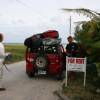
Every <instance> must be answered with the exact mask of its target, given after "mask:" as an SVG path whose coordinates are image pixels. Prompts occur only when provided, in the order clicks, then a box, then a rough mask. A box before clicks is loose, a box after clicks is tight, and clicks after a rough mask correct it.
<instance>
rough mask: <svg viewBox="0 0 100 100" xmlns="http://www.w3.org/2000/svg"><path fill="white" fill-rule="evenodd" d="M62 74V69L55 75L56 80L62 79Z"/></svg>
mask: <svg viewBox="0 0 100 100" xmlns="http://www.w3.org/2000/svg"><path fill="white" fill-rule="evenodd" d="M63 78H64V76H63V70H62V71H61V72H60V73H59V74H58V75H57V76H56V79H57V80H63Z"/></svg>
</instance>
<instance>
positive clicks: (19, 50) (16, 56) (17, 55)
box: [5, 44, 25, 63]
mask: <svg viewBox="0 0 100 100" xmlns="http://www.w3.org/2000/svg"><path fill="white" fill-rule="evenodd" d="M5 52H10V53H11V54H12V61H11V62H10V63H14V62H18V61H22V60H25V46H24V45H23V44H5ZM6 63H9V62H6Z"/></svg>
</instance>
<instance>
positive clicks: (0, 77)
mask: <svg viewBox="0 0 100 100" xmlns="http://www.w3.org/2000/svg"><path fill="white" fill-rule="evenodd" d="M2 79H3V66H0V91H4V90H5V88H4V87H3V86H2Z"/></svg>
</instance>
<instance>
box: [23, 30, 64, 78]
mask: <svg viewBox="0 0 100 100" xmlns="http://www.w3.org/2000/svg"><path fill="white" fill-rule="evenodd" d="M58 35H59V34H58V32H57V31H55V30H50V31H46V32H44V33H41V34H36V35H33V36H31V37H29V38H27V39H26V40H25V42H24V44H25V45H26V46H27V49H26V57H25V58H26V73H27V74H28V76H29V77H33V76H34V75H35V73H42V74H44V73H45V74H49V75H54V76H56V77H57V78H58V79H60V78H61V77H62V72H63V70H64V68H65V64H64V60H65V59H64V49H63V46H62V45H61V39H60V38H59V36H58Z"/></svg>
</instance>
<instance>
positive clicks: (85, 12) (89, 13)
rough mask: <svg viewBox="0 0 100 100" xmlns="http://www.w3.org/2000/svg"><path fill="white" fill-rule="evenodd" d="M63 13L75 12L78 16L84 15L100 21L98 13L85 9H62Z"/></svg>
mask: <svg viewBox="0 0 100 100" xmlns="http://www.w3.org/2000/svg"><path fill="white" fill-rule="evenodd" d="M62 10H63V11H66V12H75V13H79V14H83V15H86V16H87V17H89V18H94V19H96V20H97V19H100V13H98V12H96V11H93V10H90V9H85V8H76V9H69V8H63V9H62Z"/></svg>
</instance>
